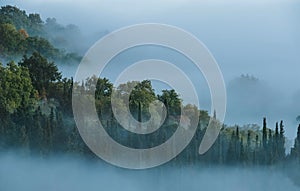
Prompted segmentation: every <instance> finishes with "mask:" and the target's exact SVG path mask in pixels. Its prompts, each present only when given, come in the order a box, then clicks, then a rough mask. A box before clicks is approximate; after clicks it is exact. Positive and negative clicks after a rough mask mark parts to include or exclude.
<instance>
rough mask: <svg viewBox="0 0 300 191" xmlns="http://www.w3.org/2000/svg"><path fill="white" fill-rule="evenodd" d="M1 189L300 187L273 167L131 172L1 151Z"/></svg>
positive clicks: (249, 190) (260, 190)
mask: <svg viewBox="0 0 300 191" xmlns="http://www.w3.org/2000/svg"><path fill="white" fill-rule="evenodd" d="M0 190H3V191H5V190H9V191H19V190H22V191H40V190H44V191H65V190H73V191H82V190H89V191H93V190H95V191H96V190H97V191H98V190H107V191H117V190H129V191H138V190H145V191H147V190H149V191H152V190H157V191H165V190H174V191H177V190H178V191H181V190H188V191H193V190H214V191H218V190H220V191H221V190H222V191H227V190H228V191H235V190H236V191H240V190H243V191H252V190H256V191H264V190H274V191H277V190H278V191H281V190H289V191H294V190H295V191H296V190H299V187H297V186H296V185H295V184H294V183H293V181H292V180H291V179H289V178H288V176H286V175H285V174H283V173H281V172H280V171H277V170H270V169H245V168H237V167H235V168H233V167H232V168H225V167H224V168H207V167H206V168H204V167H203V168H201V167H200V168H190V167H181V168H168V167H159V168H155V169H150V170H140V171H131V170H125V169H119V168H116V167H112V166H110V165H108V164H106V163H102V162H96V161H95V162H91V161H90V162H88V161H80V160H79V159H77V157H73V158H63V157H61V158H52V159H38V158H23V157H21V156H18V155H12V154H3V155H0Z"/></svg>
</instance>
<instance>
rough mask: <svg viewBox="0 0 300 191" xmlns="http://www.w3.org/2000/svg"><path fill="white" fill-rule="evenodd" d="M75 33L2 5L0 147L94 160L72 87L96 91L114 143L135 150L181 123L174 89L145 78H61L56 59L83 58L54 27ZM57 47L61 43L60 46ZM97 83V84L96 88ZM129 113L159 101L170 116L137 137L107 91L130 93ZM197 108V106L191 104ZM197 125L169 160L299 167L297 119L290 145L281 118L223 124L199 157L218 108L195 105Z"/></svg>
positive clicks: (143, 116)
mask: <svg viewBox="0 0 300 191" xmlns="http://www.w3.org/2000/svg"><path fill="white" fill-rule="evenodd" d="M53 28H56V29H58V30H60V31H61V32H65V33H72V31H73V30H75V31H76V30H77V29H76V26H68V27H64V26H61V25H59V24H58V23H56V20H55V19H54V18H52V19H51V18H50V19H47V20H46V22H44V21H43V20H42V19H41V17H40V15H39V14H29V15H27V13H26V12H25V11H23V10H20V9H18V8H17V7H14V6H4V7H1V9H0V56H1V59H2V60H3V61H5V63H0V153H1V152H6V151H15V152H18V153H20V154H21V155H24V156H39V157H42V158H47V157H51V156H54V155H66V154H67V155H76V156H80V157H83V158H87V159H95V158H96V157H95V155H94V154H93V153H92V152H91V151H90V150H89V148H88V147H87V146H86V145H85V143H84V142H83V140H82V139H81V137H80V135H79V133H78V130H77V128H76V124H75V121H74V117H73V112H72V91H73V90H76V91H77V92H78V93H79V94H85V93H86V92H89V91H95V101H96V103H95V104H96V108H97V112H98V115H99V118H100V120H101V122H102V124H103V125H104V127H105V129H106V131H107V133H108V134H109V135H110V136H111V137H113V138H114V139H115V140H116V141H118V142H120V143H121V144H123V145H127V146H129V147H132V148H150V147H153V146H156V145H159V144H161V143H163V142H165V141H166V140H167V139H168V138H169V137H170V136H172V134H173V133H174V132H175V130H176V128H177V127H178V119H179V116H180V109H181V107H185V108H189V107H190V108H194V109H195V106H193V105H191V104H187V105H183V100H181V98H180V96H179V95H178V93H177V92H176V91H175V90H172V89H166V90H163V91H162V92H161V93H160V94H156V93H155V90H154V89H153V87H152V84H151V81H150V80H144V81H141V82H135V81H132V82H127V83H126V84H121V85H119V86H118V87H114V86H113V84H112V83H111V82H110V81H109V80H108V79H106V78H99V77H96V76H93V77H91V78H88V79H86V80H85V81H82V82H74V80H73V79H72V78H64V77H63V75H62V74H61V71H59V69H58V67H57V64H56V63H66V64H67V63H78V62H79V61H80V59H81V58H80V56H78V55H77V54H76V53H72V52H68V51H67V50H64V49H61V48H60V45H61V44H62V43H66V42H63V40H60V39H59V38H57V37H56V36H55V35H56V34H54V33H51V32H48V31H52V30H51V29H53ZM57 47H58V48H57ZM94 84H96V86H94ZM131 87H134V88H133V91H132V92H131V94H130V99H129V104H130V111H131V113H132V115H133V116H134V117H135V118H136V120H138V121H140V122H142V121H147V119H149V111H148V107H149V104H150V103H151V102H153V101H155V100H160V101H161V102H163V103H164V104H165V106H166V108H167V117H166V120H165V121H164V123H163V125H162V127H161V128H160V129H159V130H157V131H155V132H153V133H150V134H147V135H137V134H134V133H131V132H129V131H127V130H125V129H123V128H122V127H121V125H120V124H119V123H118V122H117V120H116V119H115V117H114V114H113V112H112V109H111V108H112V107H111V103H110V102H111V95H112V92H113V91H116V92H118V93H120V94H122V93H124V92H125V93H126V92H127V93H130V92H128V90H129V89H130V88H131ZM196 109H198V108H196ZM199 113H200V115H199V124H198V127H197V130H196V133H195V135H194V137H193V139H192V141H191V142H190V143H189V145H188V146H187V147H186V148H185V149H184V151H183V152H182V153H180V154H179V155H178V156H177V157H176V158H174V159H173V160H172V161H171V164H172V165H229V166H230V165H242V166H277V165H278V166H280V165H285V164H288V163H289V162H291V161H293V162H295V163H297V164H298V166H299V165H300V124H299V126H298V127H295V128H298V129H297V130H298V132H297V137H296V139H295V140H294V145H293V147H292V148H291V150H290V151H287V149H286V147H285V142H286V137H285V126H284V121H282V120H280V119H279V121H278V122H277V123H276V125H275V127H271V126H269V125H268V123H267V118H266V117H264V116H262V127H259V126H255V125H252V126H251V125H250V126H248V127H247V128H245V127H240V126H238V125H236V126H227V125H225V124H223V125H222V128H221V132H220V134H219V137H218V139H217V141H216V142H215V143H214V145H213V146H212V148H210V149H209V151H208V152H207V153H205V154H204V155H199V153H198V148H199V145H200V142H201V140H202V137H203V135H204V133H205V131H206V128H207V125H208V122H209V120H210V119H211V118H212V119H214V120H217V116H216V114H215V115H214V116H209V114H208V111H203V110H199Z"/></svg>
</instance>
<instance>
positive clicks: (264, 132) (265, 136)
mask: <svg viewBox="0 0 300 191" xmlns="http://www.w3.org/2000/svg"><path fill="white" fill-rule="evenodd" d="M262 139H263V140H262V142H263V148H264V149H266V148H267V119H266V118H264V119H263V137H262Z"/></svg>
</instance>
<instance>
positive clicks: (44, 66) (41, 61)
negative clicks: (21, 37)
mask: <svg viewBox="0 0 300 191" xmlns="http://www.w3.org/2000/svg"><path fill="white" fill-rule="evenodd" d="M19 65H20V66H22V67H26V68H28V70H29V73H30V78H31V81H32V85H33V86H34V88H35V89H36V90H38V92H39V93H40V95H42V92H43V89H45V90H46V91H47V92H48V91H49V85H50V83H51V82H57V81H59V80H60V79H61V73H60V72H59V71H58V68H57V66H56V65H55V64H54V62H48V61H47V59H46V58H45V57H43V56H42V55H41V54H39V53H37V52H34V53H33V54H32V56H31V57H29V58H27V56H24V58H23V60H22V61H21V62H20V63H19Z"/></svg>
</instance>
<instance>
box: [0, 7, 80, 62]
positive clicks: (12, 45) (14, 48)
mask: <svg viewBox="0 0 300 191" xmlns="http://www.w3.org/2000/svg"><path fill="white" fill-rule="evenodd" d="M48 36H49V35H48V33H47V32H46V29H45V26H44V22H43V21H42V19H41V17H40V15H39V14H36V13H32V14H29V15H27V14H26V12H25V11H22V10H20V9H18V8H17V7H14V6H10V5H7V6H3V7H1V9H0V56H1V57H3V58H6V59H12V58H14V57H19V56H22V55H30V54H32V53H33V52H35V51H37V52H39V53H41V54H42V55H43V56H46V57H47V58H48V59H52V60H58V61H63V62H66V63H70V62H74V61H75V62H78V61H79V60H80V57H79V56H78V55H77V54H75V53H66V52H65V51H64V50H59V49H57V48H55V47H54V46H53V45H52V44H51V43H50V42H49V41H48V40H47V37H48Z"/></svg>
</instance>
